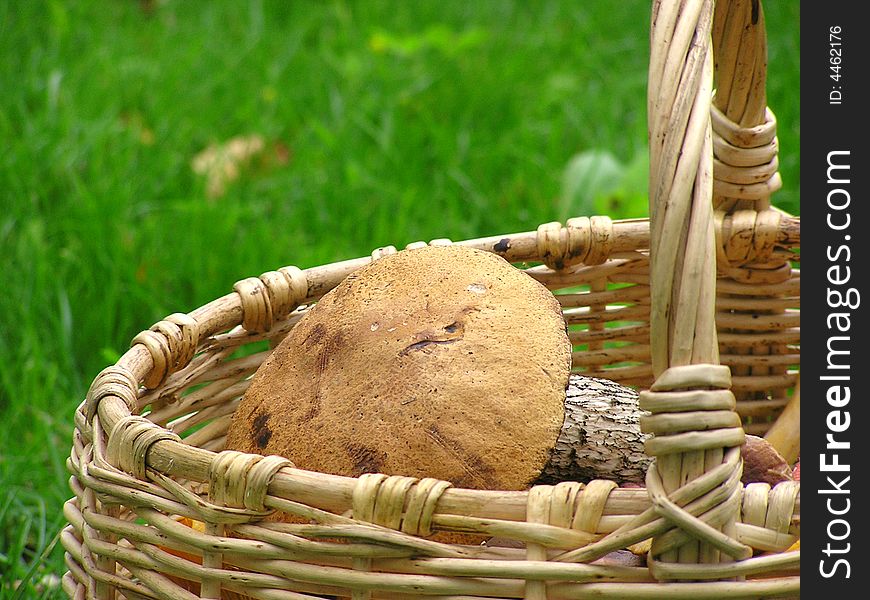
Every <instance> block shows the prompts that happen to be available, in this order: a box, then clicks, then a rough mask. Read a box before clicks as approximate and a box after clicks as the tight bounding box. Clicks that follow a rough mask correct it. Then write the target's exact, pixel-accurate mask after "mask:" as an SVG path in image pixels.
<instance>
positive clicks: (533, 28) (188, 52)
mask: <svg viewBox="0 0 870 600" xmlns="http://www.w3.org/2000/svg"><path fill="white" fill-rule="evenodd" d="M770 4H771V6H769V7H768V8H767V11H768V24H769V29H770V70H771V80H770V85H769V103H770V105H771V106H772V107H773V108H774V110H775V111H776V112H777V115H778V118H779V123H780V126H779V137H780V143H781V148H782V157H781V169H782V173H783V179H784V181H785V189H784V190H783V191H782V192H781V193H780V194H778V196H777V203H778V204H779V205H780V206H783V207H785V208H786V209H788V210H791V211H795V212H796V211H798V198H799V188H798V173H799V156H798V149H799V121H798V117H799V97H798V90H799V62H798V61H799V55H798V47H799V37H798V24H799V23H798V10H799V9H798V5H797V3H791V2H778V3H770ZM143 7H144V8H143ZM648 10H649V9H648V6H647V3H645V2H603V1H600V2H576V1H573V0H566V1H563V2H556V1H543V0H542V1H535V2H524V1H523V2H520V1H519V0H517V1H514V2H508V1H497V2H496V1H484V2H469V1H467V0H460V1H453V0H451V1H441V2H434V1H433V2H364V3H363V2H339V1H333V2H324V3H313V2H301V1H300V2H292V3H277V2H275V3H272V2H257V1H252V2H249V3H236V2H213V3H205V2H178V1H163V2H161V1H156V2H134V1H133V0H104V1H99V2H97V1H91V2H77V3H70V2H62V1H60V0H52V1H46V2H28V1H24V0H21V1H9V0H0V90H2V93H0V139H2V140H3V144H2V147H0V274H2V283H3V290H2V293H0V596H5V595H8V594H10V593H11V591H12V588H13V584H14V582H15V581H18V580H22V579H24V580H28V579H29V581H28V582H27V583H26V584H25V585H24V586H23V587H22V588H21V592H22V593H23V595H24V596H25V597H40V595H42V596H52V595H57V594H58V592H57V590H54V591H51V590H47V591H43V592H40V591H38V589H37V587H38V586H36V585H35V584H36V583H37V582H38V581H39V580H40V579H41V578H42V577H43V575H45V574H46V573H58V574H59V573H62V572H63V570H64V568H63V564H62V552H61V551H60V549H59V547H55V548H54V549H53V550H52V551H50V552H48V554H47V558H46V559H45V560H44V561H42V562H41V561H40V555H41V554H42V553H43V552H44V551H45V550H46V548H47V546H48V544H49V543H50V541H51V540H52V538H53V536H54V533H55V532H56V530H57V529H58V527H59V526H60V525H61V523H62V515H61V514H60V506H61V504H62V502H63V501H64V500H65V499H66V498H67V497H68V496H69V494H70V492H69V491H68V489H67V483H66V480H67V474H66V472H65V468H64V460H65V456H66V455H67V453H68V447H69V443H70V437H71V431H72V411H73V409H74V407H75V406H76V405H77V404H78V403H79V402H80V401H81V399H82V397H83V396H84V393H85V391H86V389H87V386H88V384H89V382H90V380H91V379H92V378H93V376H94V375H95V374H96V373H97V372H98V371H99V370H100V369H101V368H102V367H103V366H105V365H106V364H108V363H109V362H112V361H114V359H115V358H116V357H117V356H118V355H119V353H120V352H122V351H123V349H124V348H126V346H127V344H128V343H129V340H130V339H131V338H132V337H133V335H134V334H135V333H136V332H138V331H139V330H141V329H143V328H146V327H147V326H149V325H150V324H152V323H154V322H155V321H157V320H159V319H160V318H161V317H163V316H165V315H166V314H169V313H171V312H175V311H189V310H192V309H193V308H195V307H197V306H199V305H201V304H203V303H205V302H207V301H209V300H211V299H213V298H215V297H217V296H219V295H222V294H224V293H226V292H227V291H229V290H230V289H231V286H232V284H233V282H235V281H236V280H238V279H240V278H242V277H246V276H250V275H256V274H259V273H261V272H263V271H266V270H269V269H272V268H275V267H278V266H281V265H286V264H295V265H298V266H300V267H307V266H312V265H316V264H323V263H327V262H331V261H335V260H340V259H344V258H350V257H354V256H359V255H364V254H367V253H368V252H370V251H371V249H372V248H375V247H377V246H381V245H386V244H395V245H397V246H399V245H404V244H406V243H408V242H411V241H415V240H419V239H422V240H428V239H432V238H436V237H445V236H447V237H451V238H453V239H462V238H467V237H476V236H481V235H494V234H498V233H504V232H510V231H526V230H530V229H533V228H535V227H536V226H537V225H538V224H539V223H541V222H545V221H550V220H553V219H556V218H564V217H566V216H569V215H572V214H579V212H580V211H581V209H582V208H583V206H579V205H577V202H575V199H574V198H573V197H572V198H561V187H562V176H563V172H564V171H565V169H566V167H567V166H568V164H569V162H570V161H571V158H572V157H573V156H575V155H577V154H578V153H581V152H589V151H599V150H606V151H609V152H610V153H612V155H613V158H614V159H615V161H616V162H618V163H619V164H621V165H637V164H641V167H642V160H643V152H644V148H645V146H646V115H645V85H646V62H647V47H648ZM243 134H258V135H260V136H262V137H263V138H264V139H265V140H266V142H267V145H268V147H269V151H268V152H267V155H268V156H271V158H269V157H267V158H264V159H261V160H260V161H258V162H257V164H255V165H253V166H252V167H251V168H249V169H247V170H246V171H245V172H244V173H243V175H242V177H241V178H240V179H239V180H238V181H237V182H235V183H233V184H231V185H230V186H229V187H228V189H227V191H226V193H225V195H224V196H223V197H220V198H216V199H209V198H208V196H207V194H206V188H205V183H204V182H203V181H202V180H201V179H200V178H199V177H198V176H197V175H195V174H194V173H193V172H192V171H191V167H190V163H191V159H192V157H193V156H194V155H196V154H197V153H198V152H199V151H201V150H202V149H203V148H205V147H206V146H208V145H209V144H211V143H214V142H221V141H225V140H227V139H229V138H231V137H233V136H236V135H243ZM276 148H278V149H279V153H280V154H282V155H284V158H282V157H281V156H278V157H276V156H274V154H275V149H276ZM285 158H286V160H285ZM629 191H631V190H629ZM634 191H637V190H634ZM641 191H642V190H641ZM586 201H587V202H588V199H587V200H586ZM618 210H619V207H617V211H618ZM616 216H620V215H618V214H617V215H616ZM621 216H641V215H637V214H631V215H621Z"/></svg>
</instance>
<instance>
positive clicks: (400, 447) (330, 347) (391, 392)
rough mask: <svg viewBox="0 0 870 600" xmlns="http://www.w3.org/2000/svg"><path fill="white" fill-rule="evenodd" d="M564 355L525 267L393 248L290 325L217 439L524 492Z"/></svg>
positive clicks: (560, 409)
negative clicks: (224, 434)
mask: <svg viewBox="0 0 870 600" xmlns="http://www.w3.org/2000/svg"><path fill="white" fill-rule="evenodd" d="M570 364H571V344H570V342H569V340H568V336H567V334H566V331H565V322H564V319H563V317H562V313H561V309H560V306H559V303H558V302H557V301H556V299H555V298H554V297H553V295H552V294H551V293H550V292H549V291H548V290H547V289H546V288H544V287H543V286H542V285H541V284H540V283H538V282H537V281H535V280H534V279H532V278H531V277H529V276H528V275H527V274H525V273H523V272H522V271H520V270H518V269H516V268H514V267H513V266H511V265H510V264H509V263H508V262H507V261H505V260H504V259H502V258H501V257H499V256H496V255H494V254H490V253H488V252H483V251H480V250H474V249H471V248H467V247H463V246H442V247H425V248H420V249H415V250H405V251H402V252H399V253H397V254H395V255H392V256H387V257H385V258H382V259H380V260H377V261H375V262H373V263H372V264H370V265H367V266H366V267H364V268H362V269H360V270H359V271H357V272H355V273H353V274H352V275H350V276H348V277H347V279H345V280H344V281H343V282H342V283H341V284H340V285H338V286H337V287H336V288H335V289H334V290H332V291H331V292H329V293H328V294H326V295H325V296H324V297H323V299H322V300H321V301H320V302H319V303H318V304H317V305H315V306H314V307H313V308H312V309H311V310H310V312H309V313H308V314H307V315H305V317H303V318H302V319H301V320H300V321H299V323H298V324H297V325H296V327H294V328H293V330H292V331H291V332H290V334H289V335H288V336H287V337H286V338H285V339H284V341H283V342H282V343H281V344H280V345H279V346H278V347H277V348H276V349H275V351H274V352H273V353H272V354H271V356H270V357H269V358H268V359H267V360H266V361H265V362H264V363H263V365H262V366H261V367H260V369H259V370H258V371H257V373H256V375H255V376H254V379H253V382H252V384H251V387H250V388H249V389H248V391H247V393H246V394H245V397H244V398H243V399H242V401H241V404H240V405H239V408H238V410H237V411H236V414H235V415H234V418H233V422H232V425H231V426H230V429H229V433H228V436H227V445H228V447H229V448H233V449H236V450H242V451H245V452H256V453H260V454H280V455H283V456H286V457H287V458H289V459H291V460H292V461H293V462H295V463H296V465H297V466H298V467H299V468H302V469H308V470H312V471H319V472H323V473H333V474H338V475H347V476H358V475H361V474H363V473H371V472H381V473H387V474H390V475H409V476H414V477H436V478H439V479H445V480H448V481H451V482H453V483H454V484H455V485H456V486H459V487H467V488H478V489H508V490H509V489H523V488H525V487H527V486H528V485H529V484H530V483H531V482H532V481H534V479H535V478H536V477H537V476H538V474H539V473H540V471H541V469H542V468H543V466H544V464H545V463H546V461H547V459H548V458H549V453H550V450H551V449H552V448H553V445H554V443H555V441H556V438H557V437H558V435H559V430H560V427H561V425H562V422H563V419H564V401H565V388H566V386H567V385H568V376H569V371H570Z"/></svg>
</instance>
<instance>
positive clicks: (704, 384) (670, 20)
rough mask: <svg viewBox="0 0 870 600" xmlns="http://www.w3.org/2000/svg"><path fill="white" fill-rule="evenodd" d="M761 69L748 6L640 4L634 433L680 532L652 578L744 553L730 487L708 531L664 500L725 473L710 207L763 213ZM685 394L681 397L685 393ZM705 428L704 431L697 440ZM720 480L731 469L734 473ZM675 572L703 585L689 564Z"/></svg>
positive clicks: (735, 1) (755, 13) (662, 544)
mask: <svg viewBox="0 0 870 600" xmlns="http://www.w3.org/2000/svg"><path fill="white" fill-rule="evenodd" d="M714 54H715V56H716V61H717V62H716V65H715V71H716V75H717V79H718V81H717V84H718V91H717V93H716V95H715V101H714V100H713V98H714V95H713V83H714ZM765 70H766V42H765V34H764V19H763V16H762V12H761V5H760V2H759V1H758V0H731V1H727V0H723V1H722V2H719V3H717V4H716V8H715V10H714V7H713V1H712V0H687V1H685V2H678V1H669V0H656V1H655V2H654V3H653V12H652V28H651V55H650V69H649V86H648V93H649V97H648V111H649V134H650V219H651V225H650V230H651V234H650V235H651V240H650V263H651V271H650V285H651V297H652V309H651V318H650V324H651V335H650V347H651V355H652V364H653V371H654V373H655V376H656V381H655V383H654V384H653V386H652V387H651V389H650V391H649V392H645V393H644V394H643V395H642V402H643V403H644V405H645V407H647V408H648V409H649V410H650V411H651V412H653V413H654V416H653V417H652V419H650V420H649V421H648V423H647V431H648V432H649V433H653V434H654V436H653V437H652V438H651V440H650V441H649V444H648V446H647V451H648V452H649V453H650V454H652V455H654V456H656V460H655V461H654V463H653V464H652V466H651V467H650V472H649V475H648V478H647V487H648V491H649V492H650V495H651V499H652V501H653V503H654V504H655V505H656V506H658V507H659V514H660V515H661V516H666V515H667V516H666V518H668V519H669V520H670V521H671V522H672V523H673V524H674V525H676V526H678V527H679V528H680V529H681V530H682V532H683V533H686V534H689V537H688V538H685V537H684V538H683V543H681V544H674V543H673V541H672V540H668V539H667V536H662V537H659V538H656V539H655V540H654V542H653V548H652V551H651V554H650V558H651V564H652V565H653V566H655V565H656V564H661V565H663V564H664V563H674V562H679V563H717V562H719V561H720V555H722V554H727V555H730V556H731V557H732V558H733V559H743V558H746V557H747V556H748V555H751V552H750V551H749V549H748V548H747V547H746V546H744V545H743V544H739V543H737V542H736V541H734V540H733V539H731V537H729V533H730V530H731V528H732V526H733V523H734V522H735V520H736V519H737V517H738V508H739V504H740V502H739V500H740V496H741V494H742V486H740V485H739V477H738V478H737V480H738V482H737V484H735V483H734V479H735V478H733V477H732V478H730V479H729V481H730V482H731V483H730V484H729V483H727V482H723V483H722V484H721V486H720V487H721V492H722V493H721V494H720V500H719V502H718V503H717V504H718V505H717V506H716V507H715V508H714V509H713V510H714V511H716V513H717V514H718V515H719V517H718V518H716V519H714V520H713V522H712V523H711V522H710V519H707V522H704V521H702V519H700V518H698V517H696V516H693V515H692V514H690V513H689V512H688V511H687V510H685V509H683V508H680V507H679V506H678V504H677V503H675V502H672V501H671V500H669V498H670V497H673V496H674V493H675V492H676V491H677V490H679V489H680V488H681V487H682V486H685V485H686V484H687V483H689V482H691V481H693V480H695V479H697V478H699V477H701V476H702V475H703V474H704V473H705V472H706V471H710V470H712V469H714V468H716V467H717V466H718V465H722V464H723V463H725V462H727V461H726V455H728V454H729V453H727V452H726V451H727V449H728V448H734V447H735V446H739V445H741V444H742V442H743V439H744V435H743V429H742V427H741V426H740V424H739V419H735V418H733V417H728V413H729V412H731V411H733V410H734V406H735V402H734V398H733V394H731V392H730V387H731V381H730V371H729V369H728V367H726V366H721V365H719V345H718V341H717V334H716V320H715V296H716V276H717V264H716V259H717V249H716V243H717V240H716V237H717V236H716V234H715V223H716V221H717V219H716V217H715V216H714V205H715V208H718V209H720V210H728V211H733V210H738V209H752V210H754V211H764V210H766V209H769V206H770V203H769V197H770V193H771V192H772V191H773V190H774V189H776V188H777V187H778V185H779V177H778V175H777V174H776V138H775V131H774V130H775V121H773V116H772V113H770V111H768V110H767V109H766V106H765V104H766V98H765V93H764V85H765ZM717 149H718V151H717ZM753 163H754V164H753ZM741 182H747V183H741ZM718 220H719V221H721V220H722V217H721V215H720V217H719V219H718ZM762 221H765V220H764V219H762ZM719 254H721V253H719ZM754 259H755V258H754V257H753V258H750V259H749V260H754ZM687 390H691V391H694V392H695V393H693V394H685V393H684V392H685V391H687ZM723 396H727V398H726V401H724V402H723V401H721V398H722V397H723ZM676 398H691V399H693V400H691V401H689V400H685V401H683V403H682V405H679V409H678V410H676V411H675V410H673V406H674V403H673V402H671V401H669V399H676ZM734 416H736V414H735V415H734ZM710 423H715V425H713V426H712V427H711V428H710V429H706V428H707V427H710V425H709V424H710ZM733 468H734V469H735V470H737V469H740V468H741V463H740V461H736V462H733ZM708 516H709V515H708ZM711 525H712V526H711ZM671 537H673V536H671ZM686 540H688V542H687V543H686ZM653 570H654V571H655V570H656V569H653ZM659 572H673V570H668V569H665V568H661V569H659ZM686 573H687V575H686V576H687V577H688V576H689V575H691V578H698V579H703V578H706V577H712V574H710V575H706V576H705V574H704V569H703V568H702V567H700V566H699V567H698V569H694V570H693V569H689V570H688V571H687V572H686Z"/></svg>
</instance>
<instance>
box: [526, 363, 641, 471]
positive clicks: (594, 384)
mask: <svg viewBox="0 0 870 600" xmlns="http://www.w3.org/2000/svg"><path fill="white" fill-rule="evenodd" d="M641 413H642V411H641V410H640V408H639V407H638V394H637V392H636V391H635V390H633V389H632V388H628V387H625V386H622V385H620V384H618V383H616V382H614V381H610V380H608V379H597V378H593V377H583V376H581V375H571V378H570V380H569V382H568V389H567V390H566V394H565V421H564V422H563V424H562V430H561V431H560V432H559V437H558V439H557V440H556V444H555V446H554V447H553V450H552V451H551V453H550V459H549V461H548V462H547V464H546V465H545V466H544V469H543V471H542V472H541V475H540V477H539V479H538V480H537V482H536V483H555V482H558V481H590V480H592V479H610V480H612V481H615V482H616V483H619V484H624V483H637V484H643V481H644V477H645V474H646V469H647V467H648V466H649V463H650V457H649V456H648V455H647V454H646V453H645V452H644V447H643V442H644V439H645V438H646V436H645V435H644V434H643V433H642V432H641V430H640V416H641Z"/></svg>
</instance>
